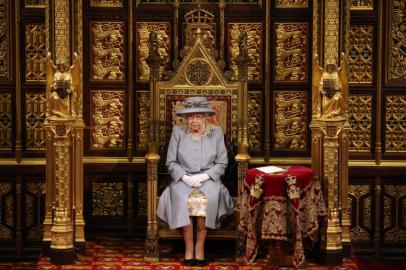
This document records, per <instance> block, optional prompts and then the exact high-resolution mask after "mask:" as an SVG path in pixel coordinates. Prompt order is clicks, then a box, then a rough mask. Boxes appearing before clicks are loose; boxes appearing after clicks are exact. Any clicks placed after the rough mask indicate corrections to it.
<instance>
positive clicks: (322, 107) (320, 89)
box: [312, 53, 348, 118]
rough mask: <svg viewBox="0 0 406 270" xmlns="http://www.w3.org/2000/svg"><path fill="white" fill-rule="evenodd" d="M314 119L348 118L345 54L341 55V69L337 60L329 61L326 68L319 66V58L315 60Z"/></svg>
mask: <svg viewBox="0 0 406 270" xmlns="http://www.w3.org/2000/svg"><path fill="white" fill-rule="evenodd" d="M312 92H313V117H315V118H320V117H321V118H336V117H345V116H346V110H347V108H346V102H347V99H348V75H347V63H346V60H345V54H344V53H342V54H341V60H340V67H339V68H337V64H336V61H335V59H327V61H326V65H325V68H324V69H323V68H322V67H320V65H319V57H318V55H317V54H315V55H314V59H313V83H312Z"/></svg>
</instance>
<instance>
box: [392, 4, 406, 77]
mask: <svg viewBox="0 0 406 270" xmlns="http://www.w3.org/2000/svg"><path fill="white" fill-rule="evenodd" d="M391 2H392V7H390V10H389V12H388V14H391V21H390V22H389V23H390V26H391V27H389V28H390V31H389V33H391V34H390V35H389V47H388V48H390V49H389V51H390V55H389V59H390V67H389V79H395V80H405V79H406V55H405V49H404V47H405V44H406V35H405V34H406V32H405V29H406V10H405V6H406V0H396V1H391Z"/></svg>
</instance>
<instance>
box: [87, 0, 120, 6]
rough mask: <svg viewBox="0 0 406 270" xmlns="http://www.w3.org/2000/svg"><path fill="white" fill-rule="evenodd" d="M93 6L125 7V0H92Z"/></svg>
mask: <svg viewBox="0 0 406 270" xmlns="http://www.w3.org/2000/svg"><path fill="white" fill-rule="evenodd" d="M90 6H91V7H123V0H90Z"/></svg>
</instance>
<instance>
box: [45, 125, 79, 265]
mask: <svg viewBox="0 0 406 270" xmlns="http://www.w3.org/2000/svg"><path fill="white" fill-rule="evenodd" d="M48 121H49V124H50V130H51V136H52V137H53V148H54V151H55V156H54V160H53V162H54V166H55V179H54V180H55V182H54V185H55V187H56V189H55V199H56V200H55V215H54V219H53V224H52V228H51V234H52V236H51V247H50V254H51V262H52V263H55V264H72V263H73V262H74V261H75V251H74V246H73V226H72V220H71V216H72V207H71V203H72V196H71V187H72V172H71V168H72V136H73V134H72V133H73V125H74V122H75V119H73V118H72V119H67V118H66V119H58V118H49V119H48Z"/></svg>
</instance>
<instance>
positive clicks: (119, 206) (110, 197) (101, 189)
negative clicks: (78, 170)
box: [92, 182, 124, 216]
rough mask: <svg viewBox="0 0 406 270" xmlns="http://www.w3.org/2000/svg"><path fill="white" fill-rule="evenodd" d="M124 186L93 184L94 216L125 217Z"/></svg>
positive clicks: (119, 183)
mask: <svg viewBox="0 0 406 270" xmlns="http://www.w3.org/2000/svg"><path fill="white" fill-rule="evenodd" d="M123 215H124V184H123V183H122V182H118V183H99V182H92V216H123Z"/></svg>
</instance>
